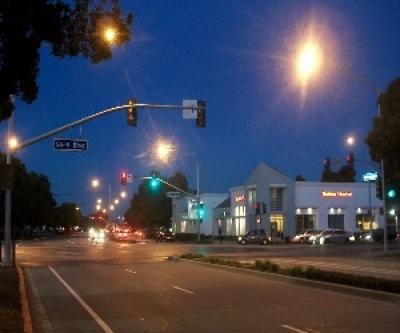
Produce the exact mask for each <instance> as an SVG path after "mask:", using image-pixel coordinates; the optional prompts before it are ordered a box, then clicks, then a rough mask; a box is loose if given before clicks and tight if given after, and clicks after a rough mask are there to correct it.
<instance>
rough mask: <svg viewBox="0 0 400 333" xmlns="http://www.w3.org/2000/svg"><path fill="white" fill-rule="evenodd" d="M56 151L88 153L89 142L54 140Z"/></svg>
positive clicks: (81, 140)
mask: <svg viewBox="0 0 400 333" xmlns="http://www.w3.org/2000/svg"><path fill="white" fill-rule="evenodd" d="M53 147H54V149H56V150H60V151H86V150H88V141H87V140H83V139H54V146H53Z"/></svg>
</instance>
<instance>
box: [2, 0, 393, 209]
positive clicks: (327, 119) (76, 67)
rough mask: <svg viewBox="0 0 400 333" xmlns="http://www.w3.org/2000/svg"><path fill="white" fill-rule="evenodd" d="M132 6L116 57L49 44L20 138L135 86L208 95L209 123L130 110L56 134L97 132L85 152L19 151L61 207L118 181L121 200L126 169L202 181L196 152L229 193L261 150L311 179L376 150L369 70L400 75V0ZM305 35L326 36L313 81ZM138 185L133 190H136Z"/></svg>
mask: <svg viewBox="0 0 400 333" xmlns="http://www.w3.org/2000/svg"><path fill="white" fill-rule="evenodd" d="M122 7H123V10H124V11H126V12H127V11H130V12H133V14H134V20H133V25H132V30H133V35H132V40H131V42H130V43H129V44H127V45H125V46H124V47H121V48H118V49H114V53H113V58H112V59H111V60H110V61H107V62H103V63H101V64H99V65H92V64H90V62H89V61H88V60H86V59H82V58H65V59H55V58H53V57H52V56H51V55H50V48H49V47H48V46H46V45H45V46H43V48H42V53H41V54H42V57H41V66H40V74H39V86H40V92H39V96H38V99H37V100H36V101H35V102H34V103H32V104H31V105H25V104H23V103H21V102H20V101H18V100H17V101H16V113H15V128H16V132H17V135H18V137H19V138H20V140H22V141H25V140H27V139H30V138H32V137H34V136H36V135H39V134H41V133H44V132H47V131H49V130H51V129H53V128H56V127H59V126H62V125H64V124H66V123H69V122H71V121H74V120H77V119H79V118H81V117H83V116H86V115H89V114H91V113H94V112H97V111H101V110H104V109H106V108H109V107H112V106H116V105H119V104H125V103H126V101H127V100H128V99H129V98H131V97H135V98H136V99H137V101H138V102H139V103H161V104H181V103H182V99H204V100H205V101H206V104H207V111H206V112H207V127H206V128H205V129H202V128H196V126H195V121H194V120H184V119H182V113H181V111H170V110H139V111H138V118H139V119H138V125H137V127H129V126H128V125H127V123H126V114H125V112H120V113H115V114H111V115H109V116H107V117H104V118H100V119H98V120H96V121H94V122H91V123H89V124H86V125H84V126H83V127H82V131H81V132H80V130H79V128H76V129H72V130H69V131H67V132H65V133H62V134H59V135H57V137H64V138H77V137H82V138H84V139H87V140H88V141H89V150H88V151H87V152H79V153H77V152H76V153H71V152H57V151H55V150H54V149H53V139H48V140H45V141H43V142H41V143H37V144H35V145H33V146H31V147H28V148H26V149H25V150H23V151H21V152H19V153H17V157H18V158H20V159H21V160H22V161H23V162H24V163H25V164H26V166H27V168H28V169H29V170H30V171H36V172H39V173H43V174H46V175H47V176H48V177H49V179H50V182H51V184H52V190H53V193H54V194H55V198H56V200H57V202H58V204H60V203H62V202H67V201H72V202H76V203H77V204H78V205H79V206H80V207H81V208H82V212H83V213H84V214H87V213H89V212H91V211H93V210H94V206H95V201H96V198H98V197H102V199H103V200H107V198H108V194H107V193H108V188H109V186H111V189H112V192H113V197H114V194H116V193H117V192H119V191H120V189H121V188H122V187H121V185H120V184H119V173H120V171H121V170H127V171H129V172H131V173H132V174H134V175H137V176H147V175H148V174H149V172H150V170H152V169H157V170H159V171H160V172H161V174H163V175H165V176H172V175H173V174H174V173H175V172H176V171H182V172H184V173H185V174H186V175H187V177H188V179H189V182H190V185H191V187H192V188H195V185H196V182H195V166H196V163H198V164H199V167H200V176H201V177H200V187H201V191H202V192H224V193H228V190H229V188H230V187H233V186H238V185H241V184H243V182H244V181H245V180H246V179H247V177H248V176H249V174H250V172H251V171H252V170H253V169H254V168H255V167H256V165H257V164H258V163H259V162H260V161H263V162H265V163H267V164H269V165H271V166H273V167H275V168H277V169H278V170H280V171H281V172H282V173H284V174H285V175H287V176H288V177H290V178H292V179H294V178H295V177H296V175H298V174H301V175H302V176H303V177H305V178H306V179H307V180H310V181H319V180H320V177H321V173H322V166H323V165H322V163H323V159H324V158H325V157H327V156H329V157H330V158H331V159H332V160H333V159H340V160H341V161H343V163H344V161H345V158H346V154H347V153H349V152H354V154H355V159H356V160H363V161H370V158H369V154H368V147H367V146H366V145H365V143H364V139H365V137H366V135H367V133H368V130H369V129H370V128H371V126H372V119H373V117H374V116H376V114H377V112H378V110H377V105H376V96H377V95H376V91H374V89H373V88H372V87H371V86H370V85H369V84H365V83H364V82H362V80H359V78H360V77H365V78H368V79H369V80H370V81H371V82H373V83H374V84H375V85H376V86H377V87H379V88H380V89H382V90H384V89H385V88H386V87H387V86H388V84H389V83H390V82H391V81H392V80H393V79H395V78H396V77H398V76H399V75H400V37H399V36H400V1H398V0H394V1H388V0H386V1H366V0H363V1H279V2H278V1H264V0H259V1H257V0H252V1H244V0H241V1H224V0H218V1H217V0H215V1H213V0H199V1H197V0H187V1H183V0H182V1H177V0H164V1H162V0H152V1H148V0H142V1H122ZM307 37H308V38H310V37H311V38H312V39H313V40H314V41H315V42H318V43H319V44H320V45H321V46H322V47H323V51H322V52H323V55H324V60H323V63H322V65H321V68H320V71H319V73H318V74H317V75H316V76H315V77H314V78H313V80H312V81H311V82H310V83H309V85H308V87H307V89H306V90H302V89H301V88H300V86H299V85H298V84H295V83H296V81H295V80H294V79H293V65H292V59H293V56H294V54H295V52H296V50H297V48H298V45H299V43H300V42H301V41H302V40H304V39H305V38H307ZM350 133H351V134H353V135H355V136H356V140H357V141H356V145H355V146H354V147H352V148H349V147H346V145H345V137H346V136H347V135H348V134H350ZM0 135H1V137H3V138H4V137H5V135H6V123H5V122H3V123H1V124H0ZM158 138H164V139H166V140H169V141H171V142H172V143H173V144H174V145H175V147H176V153H175V156H174V158H173V160H172V161H171V162H170V163H169V165H161V164H160V163H159V162H155V161H154V159H153V157H152V154H151V150H152V145H153V144H154V142H155V141H156V140H157V139H158ZM0 149H1V150H2V151H4V150H5V148H4V142H2V145H1V147H0ZM337 167H339V165H338V166H337ZM356 169H357V178H358V180H361V175H362V173H364V172H365V171H369V170H371V167H370V166H368V165H367V164H365V163H362V162H356ZM93 177H98V178H99V179H100V180H101V182H102V187H101V188H100V189H98V190H93V189H91V188H90V180H91V179H92V178H93ZM140 182H141V180H136V181H135V182H134V183H133V184H129V185H127V186H125V187H124V189H125V190H126V191H127V192H128V193H129V197H131V196H132V195H133V193H134V191H135V190H136V188H137V185H138V183H140ZM127 204H128V200H127V201H126V202H125V203H124V204H122V205H120V207H119V208H118V209H117V210H116V212H115V214H116V215H118V214H123V213H124V211H125V209H126V207H127Z"/></svg>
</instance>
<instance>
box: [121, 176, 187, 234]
mask: <svg viewBox="0 0 400 333" xmlns="http://www.w3.org/2000/svg"><path fill="white" fill-rule="evenodd" d="M150 174H151V175H155V176H157V177H161V176H160V175H159V174H158V173H157V172H155V171H153V172H151V173H150ZM167 181H168V182H169V183H171V184H173V185H175V186H177V187H179V188H181V189H182V190H184V191H188V182H187V179H186V176H185V175H184V174H183V173H181V172H176V173H175V175H174V176H173V177H171V178H170V179H167ZM167 191H168V187H167V186H166V185H165V184H164V183H162V182H161V183H160V184H159V187H158V188H157V189H152V188H151V187H150V185H149V181H148V180H143V182H142V184H140V185H139V188H138V192H137V193H135V194H134V195H133V197H132V199H131V202H130V206H129V209H128V210H127V211H126V213H125V220H126V221H127V222H128V223H129V224H130V225H134V226H141V227H152V226H169V225H170V218H171V216H172V200H171V198H168V197H167V196H166V192H167ZM173 191H175V190H173Z"/></svg>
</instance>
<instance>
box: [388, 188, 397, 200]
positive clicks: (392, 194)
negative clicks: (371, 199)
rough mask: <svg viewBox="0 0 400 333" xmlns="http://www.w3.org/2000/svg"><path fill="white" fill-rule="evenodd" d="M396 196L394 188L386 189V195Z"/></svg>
mask: <svg viewBox="0 0 400 333" xmlns="http://www.w3.org/2000/svg"><path fill="white" fill-rule="evenodd" d="M395 196H396V191H395V190H393V189H392V190H389V191H388V197H389V198H394V197H395Z"/></svg>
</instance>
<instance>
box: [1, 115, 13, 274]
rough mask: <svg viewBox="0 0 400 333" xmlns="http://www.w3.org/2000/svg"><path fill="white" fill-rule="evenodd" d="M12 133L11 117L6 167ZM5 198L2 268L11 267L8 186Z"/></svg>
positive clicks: (9, 160)
mask: <svg viewBox="0 0 400 333" xmlns="http://www.w3.org/2000/svg"><path fill="white" fill-rule="evenodd" d="M12 132H13V115H12V114H11V116H10V117H9V118H8V130H7V155H6V165H8V166H9V167H11V159H12V154H11V149H10V139H11V136H12ZM5 194H6V197H5V214H4V251H3V254H4V257H3V260H2V265H3V266H11V265H12V262H13V260H12V258H11V256H12V251H11V188H10V187H9V186H8V187H7V189H6V193H5Z"/></svg>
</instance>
